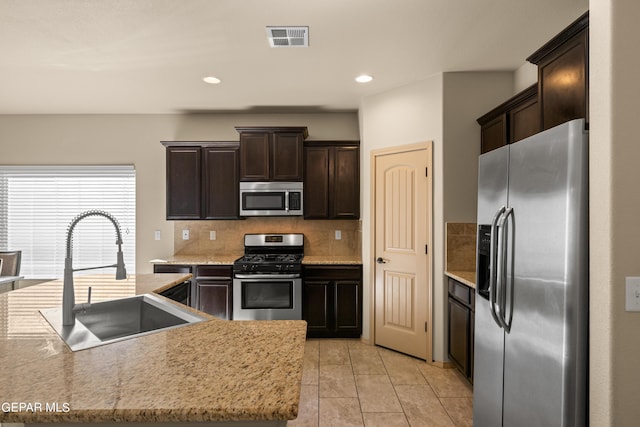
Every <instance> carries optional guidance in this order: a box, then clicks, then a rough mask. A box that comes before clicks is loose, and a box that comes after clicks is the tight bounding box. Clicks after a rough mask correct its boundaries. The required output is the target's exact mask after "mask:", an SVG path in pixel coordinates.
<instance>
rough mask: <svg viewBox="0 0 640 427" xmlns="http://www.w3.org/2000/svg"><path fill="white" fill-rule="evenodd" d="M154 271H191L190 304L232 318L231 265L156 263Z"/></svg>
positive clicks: (213, 314)
mask: <svg viewBox="0 0 640 427" xmlns="http://www.w3.org/2000/svg"><path fill="white" fill-rule="evenodd" d="M153 272H154V273H191V274H193V278H192V279H191V280H190V281H189V298H188V301H189V304H188V305H189V306H190V307H193V308H195V309H197V310H200V311H203V312H205V313H207V314H211V315H212V316H216V317H219V318H221V319H226V320H231V317H232V309H233V306H232V301H233V300H232V292H233V268H232V266H230V265H189V264H186V265H179V264H155V265H154V266H153Z"/></svg>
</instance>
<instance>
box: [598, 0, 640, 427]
mask: <svg viewBox="0 0 640 427" xmlns="http://www.w3.org/2000/svg"><path fill="white" fill-rule="evenodd" d="M638 16H640V2H637V1H628V0H591V1H590V17H589V33H590V42H589V43H590V48H589V49H590V52H589V55H590V58H589V68H590V70H589V71H590V72H589V85H590V88H589V90H590V100H589V106H590V107H589V108H590V130H589V141H590V263H591V270H590V349H589V357H590V376H589V381H590V384H589V387H590V389H589V392H590V398H589V400H590V401H589V403H590V424H591V425H593V426H623V427H624V426H636V425H638V420H639V419H640V405H639V402H640V370H638V360H639V356H638V355H640V312H626V311H625V277H626V276H640V259H639V258H638V242H640V223H639V222H638V218H640V191H638V182H640V168H639V167H638V162H639V160H640V144H639V143H638V112H640V83H639V82H638V72H637V70H638V69H640V56H638V46H637V45H638V43H637V41H638V39H639V38H640V29H639V28H638V25H637V17H638Z"/></svg>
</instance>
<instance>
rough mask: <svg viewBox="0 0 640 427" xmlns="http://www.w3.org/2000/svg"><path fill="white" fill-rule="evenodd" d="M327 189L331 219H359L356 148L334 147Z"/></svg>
mask: <svg viewBox="0 0 640 427" xmlns="http://www.w3.org/2000/svg"><path fill="white" fill-rule="evenodd" d="M332 152H333V156H332V157H333V159H332V160H333V161H332V162H331V167H332V170H331V171H330V177H331V179H330V182H329V188H330V189H331V190H330V191H331V195H332V199H331V203H330V207H331V218H338V219H357V218H359V217H360V150H359V149H358V148H357V147H334V148H333V149H332Z"/></svg>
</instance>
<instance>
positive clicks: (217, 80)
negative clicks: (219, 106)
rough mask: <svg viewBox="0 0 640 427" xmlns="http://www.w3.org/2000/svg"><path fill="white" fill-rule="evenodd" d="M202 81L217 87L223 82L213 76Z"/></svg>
mask: <svg viewBox="0 0 640 427" xmlns="http://www.w3.org/2000/svg"><path fill="white" fill-rule="evenodd" d="M202 80H204V81H205V82H206V83H210V84H212V85H217V84H218V83H220V82H221V81H222V80H220V79H219V78H217V77H213V76H208V77H205V78H203V79H202Z"/></svg>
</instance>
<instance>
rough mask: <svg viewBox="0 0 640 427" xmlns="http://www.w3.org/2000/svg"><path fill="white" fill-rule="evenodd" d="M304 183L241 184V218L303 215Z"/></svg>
mask: <svg viewBox="0 0 640 427" xmlns="http://www.w3.org/2000/svg"><path fill="white" fill-rule="evenodd" d="M302 204H303V185H302V182H241V183H240V216H295V215H302Z"/></svg>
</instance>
